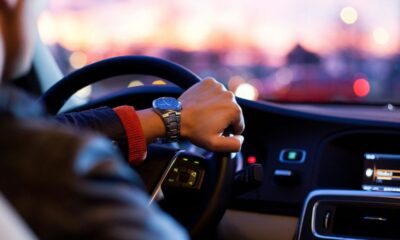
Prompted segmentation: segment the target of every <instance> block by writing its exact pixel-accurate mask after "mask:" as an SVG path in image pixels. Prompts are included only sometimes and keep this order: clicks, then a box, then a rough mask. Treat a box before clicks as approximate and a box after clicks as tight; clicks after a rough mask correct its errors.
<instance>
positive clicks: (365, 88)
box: [353, 78, 370, 97]
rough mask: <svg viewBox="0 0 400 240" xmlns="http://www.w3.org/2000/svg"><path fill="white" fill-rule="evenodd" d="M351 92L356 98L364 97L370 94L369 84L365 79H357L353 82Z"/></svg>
mask: <svg viewBox="0 0 400 240" xmlns="http://www.w3.org/2000/svg"><path fill="white" fill-rule="evenodd" d="M353 91H354V94H355V95H356V96H357V97H365V96H367V95H368V94H369V92H370V85H369V82H368V81H367V80H366V79H365V78H359V79H357V80H355V81H354V84H353Z"/></svg>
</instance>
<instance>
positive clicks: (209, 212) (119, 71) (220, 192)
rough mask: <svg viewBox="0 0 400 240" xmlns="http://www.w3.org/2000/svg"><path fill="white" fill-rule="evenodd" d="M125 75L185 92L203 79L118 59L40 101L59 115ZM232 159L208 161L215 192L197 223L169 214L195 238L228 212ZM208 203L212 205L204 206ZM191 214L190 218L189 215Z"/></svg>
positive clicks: (149, 61) (174, 67)
mask: <svg viewBox="0 0 400 240" xmlns="http://www.w3.org/2000/svg"><path fill="white" fill-rule="evenodd" d="M126 74H140V75H151V76H155V77H160V78H163V79H166V80H168V81H170V82H173V83H174V84H176V85H178V86H179V87H181V88H183V89H188V88H190V87H191V86H192V85H194V84H196V83H198V82H199V81H200V77H198V76H197V75H196V74H194V73H193V72H191V71H190V70H188V69H186V68H184V67H182V66H180V65H178V64H176V63H173V62H170V61H167V60H163V59H159V58H154V57H147V56H124V57H115V58H110V59H106V60H102V61H100V62H96V63H93V64H91V65H88V66H86V67H83V68H81V69H79V70H77V71H75V72H73V73H71V74H70V75H68V76H66V77H64V78H63V79H61V80H60V81H59V82H58V83H57V84H55V85H54V86H53V87H51V88H50V89H49V90H48V91H47V92H46V93H45V94H44V95H43V96H42V97H41V98H40V101H41V102H42V103H43V104H44V105H45V106H46V107H47V110H48V112H49V113H51V114H56V113H58V112H59V110H60V109H61V108H62V106H63V105H64V104H65V102H66V101H67V100H68V99H69V98H70V97H71V96H72V95H73V94H74V93H75V92H76V91H78V90H80V89H81V88H83V87H85V86H88V85H90V84H93V83H95V82H98V81H101V80H103V79H106V78H110V77H115V76H120V75H126ZM229 156H230V154H228V153H225V154H222V153H218V154H213V157H212V158H213V159H211V157H210V159H209V160H212V161H209V164H211V165H210V166H211V167H212V168H215V171H212V172H211V173H210V174H209V176H210V178H209V179H207V180H208V184H207V185H208V186H211V188H212V189H211V190H210V191H209V192H210V193H211V194H210V196H207V197H205V200H203V202H201V205H202V206H203V207H202V208H199V207H197V211H196V210H193V209H192V212H193V214H192V215H193V216H195V217H194V218H196V219H194V220H192V221H191V220H190V219H189V218H186V217H184V218H181V219H179V218H180V216H179V213H177V214H176V215H178V216H175V215H174V213H172V212H169V213H170V214H171V215H173V216H175V217H177V218H178V219H177V220H178V221H180V222H181V223H182V224H183V225H185V226H186V228H187V229H188V230H189V232H190V234H191V236H192V237H199V236H201V235H202V231H203V230H205V229H208V228H209V227H210V226H212V225H213V224H216V223H218V221H219V220H220V219H221V218H222V216H223V214H224V212H225V208H226V201H227V198H228V197H229V194H230V192H231V191H230V187H231V182H232V180H233V177H234V171H235V167H236V166H235V162H234V161H231V159H230V157H229ZM211 178H212V179H211ZM206 182H207V181H206ZM206 200H207V201H209V203H205V201H206ZM195 208H196V207H195ZM188 214H191V213H190V211H189V212H188ZM188 219H189V220H188ZM187 221H188V223H187V224H186V222H187Z"/></svg>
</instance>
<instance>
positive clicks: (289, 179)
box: [274, 169, 300, 186]
mask: <svg viewBox="0 0 400 240" xmlns="http://www.w3.org/2000/svg"><path fill="white" fill-rule="evenodd" d="M274 179H275V181H276V183H278V184H279V185H287V186H293V185H297V184H298V183H299V182H300V178H299V175H298V174H297V172H295V171H292V170H286V169H275V171H274Z"/></svg>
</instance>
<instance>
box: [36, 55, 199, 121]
mask: <svg viewBox="0 0 400 240" xmlns="http://www.w3.org/2000/svg"><path fill="white" fill-rule="evenodd" d="M127 74H140V75H151V76H155V77H159V78H163V79H166V80H168V81H170V82H172V83H174V84H176V85H178V86H179V87H181V88H183V89H188V88H190V87H191V86H192V85H194V84H196V83H198V82H199V81H200V80H201V78H200V77H199V76H197V75H196V74H194V73H193V72H191V71H190V70H189V69H187V68H185V67H183V66H181V65H178V64H176V63H173V62H171V61H167V60H163V59H160V58H155V57H148V56H122V57H114V58H109V59H105V60H102V61H99V62H96V63H92V64H90V65H88V66H85V67H83V68H81V69H78V70H76V71H75V72H73V73H71V74H69V75H68V76H65V77H64V78H63V79H61V80H60V81H58V82H57V83H56V84H55V85H54V86H52V87H51V88H50V89H49V90H47V91H46V92H45V93H44V94H43V95H42V97H41V98H40V101H41V102H42V103H43V104H44V105H45V106H46V108H47V111H48V113H50V114H56V113H58V111H60V109H61V107H62V106H63V105H64V104H65V102H66V101H67V100H68V99H69V98H70V97H71V96H72V95H73V94H74V93H75V92H77V91H78V90H80V89H82V88H84V87H86V86H88V85H90V84H93V83H95V82H98V81H101V80H103V79H106V78H110V77H115V76H120V75H127ZM77 79H79V81H77Z"/></svg>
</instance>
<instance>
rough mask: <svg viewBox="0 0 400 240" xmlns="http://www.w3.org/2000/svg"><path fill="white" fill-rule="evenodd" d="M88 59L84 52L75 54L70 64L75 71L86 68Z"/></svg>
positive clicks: (70, 59)
mask: <svg viewBox="0 0 400 240" xmlns="http://www.w3.org/2000/svg"><path fill="white" fill-rule="evenodd" d="M87 61H88V58H87V55H86V54H85V53H84V52H81V51H77V52H73V53H72V54H71V56H70V57H69V63H70V64H71V66H72V67H73V68H75V69H78V68H81V67H84V66H85V65H86V64H87Z"/></svg>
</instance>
